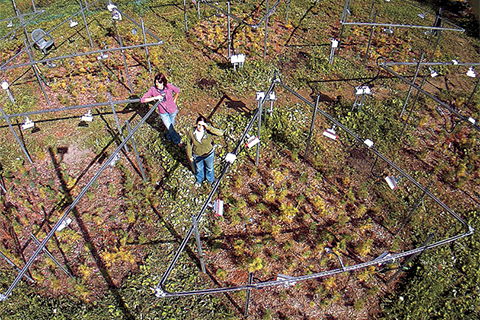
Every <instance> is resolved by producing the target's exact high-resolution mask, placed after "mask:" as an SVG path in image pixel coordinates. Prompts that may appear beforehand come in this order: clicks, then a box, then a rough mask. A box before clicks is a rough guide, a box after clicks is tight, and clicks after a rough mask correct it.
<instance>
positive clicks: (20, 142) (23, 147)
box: [0, 107, 33, 164]
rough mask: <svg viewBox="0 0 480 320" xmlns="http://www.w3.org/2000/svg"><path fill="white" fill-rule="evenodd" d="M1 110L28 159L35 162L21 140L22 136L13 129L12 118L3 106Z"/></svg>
mask: <svg viewBox="0 0 480 320" xmlns="http://www.w3.org/2000/svg"><path fill="white" fill-rule="evenodd" d="M0 111H2V115H3V117H4V118H5V120H7V123H8V127H9V128H10V130H11V131H12V133H13V135H14V136H15V139H16V140H17V142H18V144H19V145H20V147H21V148H22V150H23V153H25V155H26V156H27V159H28V161H29V162H30V163H32V164H33V161H32V158H30V155H29V154H28V152H27V149H25V146H24V145H23V143H22V141H21V140H20V138H19V137H18V135H17V133H16V132H15V130H14V129H13V127H12V123H11V122H10V119H9V118H8V116H7V115H6V114H5V111H3V108H2V107H0Z"/></svg>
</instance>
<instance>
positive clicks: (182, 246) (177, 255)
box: [155, 109, 259, 296]
mask: <svg viewBox="0 0 480 320" xmlns="http://www.w3.org/2000/svg"><path fill="white" fill-rule="evenodd" d="M258 111H259V110H258V109H257V110H256V112H255V114H254V115H253V117H252V119H251V120H250V122H249V123H248V125H247V127H246V128H245V130H244V131H243V134H242V136H241V137H240V139H239V140H238V142H237V145H236V146H235V149H234V150H233V152H232V153H233V154H237V152H238V150H239V149H240V146H241V145H242V144H243V141H244V139H245V138H246V136H247V134H248V132H249V131H250V129H251V128H252V127H253V124H254V122H255V120H256V117H257V116H258V115H259V114H258ZM230 166H231V163H229V162H227V163H226V164H225V166H224V168H223V170H222V172H221V173H220V176H219V177H218V179H217V180H216V181H215V183H214V184H213V187H212V190H211V191H210V193H209V194H208V197H207V199H206V200H205V202H204V204H203V205H202V208H201V209H200V212H199V213H198V215H197V221H200V219H201V218H202V216H203V214H204V213H205V210H206V208H207V206H208V204H209V203H210V201H211V200H212V198H213V195H214V194H215V192H216V190H217V188H218V186H219V185H220V182H221V181H222V179H223V177H224V176H225V174H226V172H227V171H228V169H229V168H230ZM192 233H193V226H192V227H191V228H190V229H189V230H188V232H187V234H186V235H185V237H184V238H183V240H182V243H181V244H180V247H179V248H178V250H177V252H176V253H175V256H174V257H173V259H172V260H171V261H170V264H169V265H168V267H167V270H166V271H165V273H164V274H163V275H162V279H161V280H160V283H159V284H158V285H157V286H156V287H155V290H156V291H157V293H156V294H157V296H158V295H161V294H162V292H164V291H163V289H162V286H163V285H164V283H165V282H166V281H167V279H168V277H169V276H170V273H171V272H172V270H173V268H174V267H175V264H176V263H177V261H178V259H179V258H180V254H181V253H182V252H183V250H184V249H185V246H186V245H187V243H188V241H189V239H190V237H191V236H192Z"/></svg>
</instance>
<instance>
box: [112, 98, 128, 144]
mask: <svg viewBox="0 0 480 320" xmlns="http://www.w3.org/2000/svg"><path fill="white" fill-rule="evenodd" d="M108 101H110V106H111V107H112V112H113V116H114V118H115V122H116V123H117V129H118V133H119V136H120V138H121V139H122V142H123V140H124V139H123V132H122V126H121V125H120V121H118V116H117V112H116V111H115V105H114V104H113V101H112V96H111V95H110V92H109V93H108ZM125 152H128V147H127V144H125Z"/></svg>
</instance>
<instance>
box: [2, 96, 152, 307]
mask: <svg viewBox="0 0 480 320" xmlns="http://www.w3.org/2000/svg"><path fill="white" fill-rule="evenodd" d="M158 105H159V103H158V102H157V103H155V105H154V106H153V107H152V108H151V109H150V110H149V111H148V112H147V113H146V114H145V116H144V117H143V118H142V120H140V122H139V123H138V124H137V125H136V126H135V128H134V129H133V130H132V132H130V134H129V135H128V136H127V138H126V139H125V141H123V142H122V143H121V144H120V145H119V146H118V147H117V148H116V149H115V151H113V153H112V154H111V155H110V157H108V159H107V160H106V161H105V162H104V163H103V165H102V167H101V168H100V169H99V170H98V171H97V173H96V174H95V175H94V176H93V177H92V178H91V179H90V181H89V182H88V183H87V184H86V186H85V187H84V188H83V189H82V191H80V193H79V194H78V196H77V197H76V198H75V199H74V200H73V202H72V203H71V204H70V205H69V206H68V208H67V209H66V210H65V213H64V214H63V215H62V216H61V217H60V219H59V220H58V221H57V222H56V223H55V226H53V228H52V229H51V230H50V231H49V232H48V234H47V236H46V237H45V239H43V240H42V243H41V244H40V245H39V246H38V248H37V249H36V250H35V252H34V253H33V254H32V256H31V257H30V259H29V260H28V261H27V263H26V264H25V266H24V267H23V269H22V271H20V273H19V274H18V275H17V277H16V278H15V280H13V282H12V284H11V285H10V287H9V288H8V289H7V291H6V292H5V294H0V301H4V300H5V299H7V298H8V296H10V294H12V291H13V290H14V289H15V287H16V286H17V285H18V282H19V281H20V279H21V278H23V276H24V275H25V273H26V272H27V270H28V269H29V268H30V266H31V265H32V264H33V262H34V261H35V259H36V258H37V257H38V255H39V254H40V252H41V251H42V249H43V248H44V247H45V245H46V244H47V242H48V241H49V240H50V238H52V237H53V235H54V234H55V232H56V231H57V229H58V227H59V226H60V225H61V224H62V223H63V222H64V221H65V219H67V217H68V215H69V214H70V212H72V210H73V209H74V208H75V206H76V205H77V204H78V202H79V201H80V200H81V199H82V197H83V196H84V195H85V194H86V193H87V191H88V190H89V189H90V187H91V186H92V185H93V184H94V183H95V181H97V179H98V177H99V176H100V174H102V172H103V171H104V170H105V169H106V168H107V167H108V166H109V165H110V163H111V162H112V160H113V159H114V158H115V157H116V156H117V154H118V153H119V152H120V150H121V149H122V148H123V146H124V145H125V144H126V143H127V141H128V140H130V139H131V138H132V137H133V135H134V134H135V132H136V131H137V130H138V128H140V126H141V125H142V124H144V123H145V121H146V120H147V119H148V118H149V117H150V115H151V114H152V113H153V112H154V111H155V109H156V108H158ZM0 110H2V112H3V109H2V108H1V107H0Z"/></svg>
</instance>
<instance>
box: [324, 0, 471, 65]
mask: <svg viewBox="0 0 480 320" xmlns="http://www.w3.org/2000/svg"><path fill="white" fill-rule="evenodd" d="M351 3H352V0H345V4H344V7H343V11H342V16H341V17H340V24H341V27H340V33H339V40H338V45H339V49H340V48H341V46H342V38H343V31H344V26H348V25H356V26H365V27H366V26H371V27H372V28H371V31H370V37H369V40H368V45H367V49H366V52H365V57H364V61H363V64H364V65H365V63H366V60H367V57H368V52H369V50H370V44H371V39H372V36H373V32H374V28H375V27H387V28H389V29H390V28H392V27H396V28H417V29H427V30H430V32H431V35H432V36H433V35H436V36H437V41H436V44H435V47H436V46H437V45H438V43H439V41H440V35H441V31H452V32H465V29H463V28H461V27H459V26H457V25H455V24H454V23H452V22H450V21H448V20H447V19H445V18H443V17H441V11H439V12H437V13H435V15H436V18H435V22H434V24H433V26H425V25H414V24H399V23H377V22H375V19H376V16H377V12H376V11H375V15H374V17H373V19H372V12H373V9H374V4H375V0H372V7H371V10H370V18H369V20H370V21H369V22H355V21H351V22H350V21H347V19H348V15H349V14H350V5H351ZM407 3H408V1H407ZM408 4H409V5H412V6H414V7H417V6H416V5H414V4H412V3H408ZM384 5H389V3H386V4H384ZM444 22H446V23H448V24H449V25H450V26H451V27H442V26H441V25H442V24H443V23H444ZM431 40H432V37H430V39H429V43H428V46H429V47H430V45H431ZM332 62H333V59H332Z"/></svg>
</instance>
